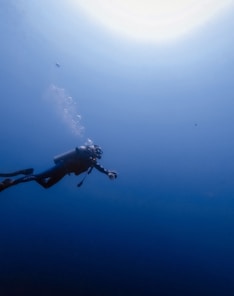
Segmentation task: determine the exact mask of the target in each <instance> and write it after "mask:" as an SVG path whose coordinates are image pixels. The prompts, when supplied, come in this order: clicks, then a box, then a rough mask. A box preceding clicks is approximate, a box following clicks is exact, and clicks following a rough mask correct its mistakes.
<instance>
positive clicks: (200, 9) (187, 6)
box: [72, 0, 233, 42]
mask: <svg viewBox="0 0 234 296" xmlns="http://www.w3.org/2000/svg"><path fill="white" fill-rule="evenodd" d="M72 2H73V3H74V4H75V6H76V7H79V8H80V9H81V11H84V12H85V13H86V14H87V15H88V16H90V17H91V18H92V20H93V21H98V22H99V23H101V24H102V25H104V26H105V27H106V28H107V29H109V30H111V31H112V32H115V33H118V34H121V35H123V36H125V37H130V38H132V39H135V40H140V41H151V42H152V41H154V42H161V41H166V40H170V39H175V38H177V37H179V36H183V35H185V34H187V33H189V32H190V31H191V30H192V29H195V28H196V27H199V26H201V25H202V24H204V23H206V22H207V21H208V20H209V19H210V18H212V17H213V16H216V15H217V14H218V13H220V12H221V11H222V10H223V9H224V8H228V7H229V5H231V4H233V0H163V1H162V0H112V1H111V0H72Z"/></svg>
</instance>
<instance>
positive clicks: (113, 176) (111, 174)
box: [108, 172, 117, 180]
mask: <svg viewBox="0 0 234 296" xmlns="http://www.w3.org/2000/svg"><path fill="white" fill-rule="evenodd" d="M108 177H109V179H110V180H114V179H116V178H117V173H116V172H109V173H108Z"/></svg>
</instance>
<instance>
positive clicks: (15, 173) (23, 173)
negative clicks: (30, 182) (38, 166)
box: [0, 168, 34, 177]
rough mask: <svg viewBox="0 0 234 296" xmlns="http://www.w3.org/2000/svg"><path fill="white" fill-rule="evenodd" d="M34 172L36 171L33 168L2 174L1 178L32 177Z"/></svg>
mask: <svg viewBox="0 0 234 296" xmlns="http://www.w3.org/2000/svg"><path fill="white" fill-rule="evenodd" d="M33 171H34V169H33V168H29V169H24V170H19V171H15V172H12V173H0V177H14V176H17V175H31V174H32V173H33Z"/></svg>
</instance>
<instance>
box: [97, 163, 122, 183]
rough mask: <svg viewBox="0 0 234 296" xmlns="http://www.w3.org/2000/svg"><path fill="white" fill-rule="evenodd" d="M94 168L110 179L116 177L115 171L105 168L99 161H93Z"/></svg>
mask: <svg viewBox="0 0 234 296" xmlns="http://www.w3.org/2000/svg"><path fill="white" fill-rule="evenodd" d="M94 167H95V169H97V170H98V171H99V172H101V173H103V174H106V175H107V176H108V177H109V178H110V179H111V180H113V179H116V178H117V173H116V172H114V171H109V170H107V169H105V168H104V167H103V166H102V165H100V164H99V163H95V164H94Z"/></svg>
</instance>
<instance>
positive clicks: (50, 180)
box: [35, 174, 65, 188]
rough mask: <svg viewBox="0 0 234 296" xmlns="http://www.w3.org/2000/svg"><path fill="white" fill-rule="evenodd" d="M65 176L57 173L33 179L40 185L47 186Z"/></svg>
mask: <svg viewBox="0 0 234 296" xmlns="http://www.w3.org/2000/svg"><path fill="white" fill-rule="evenodd" d="M64 176H65V174H57V175H54V176H51V177H49V178H43V177H40V178H38V177H37V178H36V179H35V181H36V182H37V183H38V184H40V185H41V186H42V187H44V188H49V187H51V186H53V185H54V184H56V183H58V182H59V181H60V180H61V179H62V178H63V177H64Z"/></svg>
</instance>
